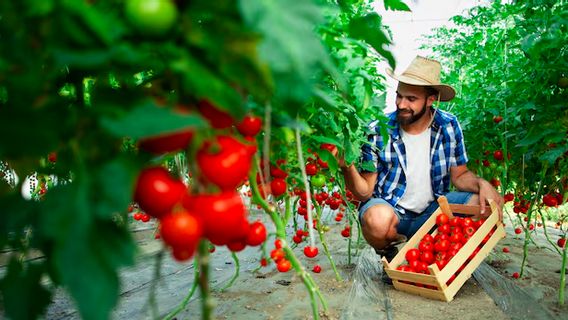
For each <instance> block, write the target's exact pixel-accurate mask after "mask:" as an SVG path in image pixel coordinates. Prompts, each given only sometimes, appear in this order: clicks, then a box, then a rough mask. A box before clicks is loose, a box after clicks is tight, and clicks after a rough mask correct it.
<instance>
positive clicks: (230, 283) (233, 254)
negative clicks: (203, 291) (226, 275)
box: [221, 251, 241, 291]
mask: <svg viewBox="0 0 568 320" xmlns="http://www.w3.org/2000/svg"><path fill="white" fill-rule="evenodd" d="M231 256H232V257H233V261H235V274H233V277H232V278H231V280H229V282H228V283H227V284H226V285H225V286H224V287H223V289H221V291H225V290H227V289H228V288H230V287H231V286H232V285H233V283H235V280H237V278H238V277H239V271H240V270H241V265H240V263H239V257H237V254H236V253H234V252H232V251H231Z"/></svg>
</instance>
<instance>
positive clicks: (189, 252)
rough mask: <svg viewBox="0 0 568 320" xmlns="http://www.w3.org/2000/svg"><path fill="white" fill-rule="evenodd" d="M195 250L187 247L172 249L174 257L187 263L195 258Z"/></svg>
mask: <svg viewBox="0 0 568 320" xmlns="http://www.w3.org/2000/svg"><path fill="white" fill-rule="evenodd" d="M194 253H195V249H188V248H186V247H183V248H182V247H172V255H173V256H174V259H176V260H177V261H185V260H187V259H189V258H191V257H192V256H193V254H194Z"/></svg>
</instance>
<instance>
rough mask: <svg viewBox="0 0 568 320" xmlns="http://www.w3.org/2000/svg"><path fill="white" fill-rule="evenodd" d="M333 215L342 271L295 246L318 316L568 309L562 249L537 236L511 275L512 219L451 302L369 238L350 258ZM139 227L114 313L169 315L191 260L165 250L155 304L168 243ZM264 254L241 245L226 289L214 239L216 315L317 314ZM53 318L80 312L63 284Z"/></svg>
mask: <svg viewBox="0 0 568 320" xmlns="http://www.w3.org/2000/svg"><path fill="white" fill-rule="evenodd" d="M251 219H252V218H251ZM326 223H327V224H329V225H330V226H331V230H330V231H329V232H327V233H325V238H326V241H327V243H328V244H329V247H330V252H332V253H333V259H334V261H335V263H336V265H337V271H338V274H339V275H340V277H341V280H338V279H336V277H335V274H334V272H333V270H332V268H331V265H330V262H329V261H328V259H327V257H326V256H325V255H324V254H323V250H322V248H321V246H320V254H319V255H318V256H317V257H316V258H314V259H307V258H305V257H304V256H303V254H302V248H303V247H304V245H305V244H302V245H301V246H300V247H298V248H295V249H294V251H295V252H296V255H297V257H299V259H300V260H301V262H302V264H303V265H304V266H305V268H306V269H307V270H308V272H309V273H310V274H311V276H312V277H313V278H314V279H315V281H316V283H317V285H318V286H319V289H320V290H321V293H322V295H323V297H324V298H325V300H326V302H327V307H328V308H327V311H323V308H321V305H320V308H319V310H320V312H319V313H320V318H321V319H358V320H361V319H400V320H410V319H422V320H428V319H440V318H443V319H461V320H464V319H568V316H566V315H567V314H568V308H567V307H566V305H567V304H568V301H567V303H565V305H564V307H563V308H560V307H559V305H558V303H557V299H558V288H559V281H560V280H559V279H560V275H559V269H560V261H561V259H560V256H559V255H558V254H557V253H554V252H552V251H551V250H549V249H542V248H537V247H536V246H535V245H531V246H530V250H529V258H528V263H527V265H526V268H525V276H524V277H523V278H522V279H517V280H514V279H512V278H511V274H512V273H513V272H515V271H519V268H520V265H521V259H522V252H523V248H522V245H523V241H522V240H521V238H520V237H516V236H515V235H514V233H513V229H512V228H511V227H510V226H507V228H506V229H507V232H508V235H507V238H505V239H503V240H501V241H500V242H499V243H498V245H497V247H496V248H495V249H494V250H493V253H492V254H491V255H490V256H489V257H488V258H487V259H486V261H485V262H486V263H484V264H482V265H481V266H480V268H479V269H478V270H477V271H476V272H475V273H474V277H472V278H470V279H469V280H468V281H467V282H466V283H465V284H464V286H463V287H462V288H461V289H460V291H459V292H458V293H457V295H456V296H455V298H454V300H453V301H451V302H449V303H448V302H442V301H436V300H430V299H426V298H423V297H420V296H415V295H411V294H408V293H405V292H400V291H397V290H395V289H394V288H393V287H392V286H388V285H384V284H382V282H381V281H380V275H381V273H382V267H381V265H380V264H379V262H378V261H379V258H380V257H379V256H377V255H376V254H375V253H374V251H373V250H372V249H371V248H370V247H369V246H368V245H366V244H364V243H361V244H360V245H359V248H358V250H356V249H355V248H353V251H354V252H353V253H355V251H357V256H355V255H353V256H352V260H351V263H348V253H347V240H346V239H344V238H342V237H341V235H340V231H341V229H342V228H343V225H342V224H341V223H337V222H335V221H333V219H332V217H331V215H330V216H328V217H327V219H326ZM267 225H271V223H269V222H268V223H267ZM138 226H140V225H138ZM541 230H542V229H540V228H538V229H537V232H538V235H539V237H537V241H536V242H537V245H540V244H542V243H543V241H544V240H543V238H542V236H541V234H542V231H541ZM290 232H293V230H290ZM549 233H553V234H552V235H551V238H552V239H554V241H555V240H556V238H557V237H558V235H557V231H556V230H549ZM134 235H135V237H136V239H137V241H138V243H139V248H140V255H139V258H138V261H137V264H136V265H135V266H133V267H130V268H125V269H123V270H122V271H121V281H122V282H121V283H122V286H121V295H120V302H119V305H118V306H117V307H116V309H115V310H114V312H113V315H112V318H113V319H151V318H152V314H155V315H159V316H160V317H163V316H165V315H166V314H167V313H168V312H169V311H171V310H173V309H174V308H176V307H177V306H178V305H179V304H180V303H181V302H182V300H183V299H184V297H185V296H186V295H187V293H188V291H189V290H190V289H191V287H192V284H193V282H194V268H193V263H192V262H189V263H178V262H176V261H174V260H173V259H172V258H171V256H170V254H169V253H167V252H166V253H165V254H164V255H163V258H162V259H163V260H162V265H161V268H160V277H159V280H158V281H157V284H156V286H155V297H156V303H155V304H154V305H156V306H157V307H156V308H152V307H151V306H152V305H153V304H152V303H151V302H150V300H149V297H150V291H151V290H152V284H153V283H156V282H153V281H152V279H153V276H154V274H155V272H156V269H155V262H156V259H157V257H159V256H160V255H159V254H158V253H159V252H160V251H161V249H162V243H161V241H159V240H154V237H153V228H152V224H145V225H143V228H142V229H140V230H138V231H137V232H134ZM268 243H269V245H268V246H267V248H266V249H267V251H270V250H271V249H272V241H269V242H268ZM503 247H508V248H509V249H510V253H507V254H505V253H503V252H502V248H503ZM260 255H261V251H260V249H259V248H258V247H255V248H246V249H245V250H244V251H242V252H239V253H238V254H237V256H238V259H239V264H240V273H239V276H238V278H237V279H236V281H235V282H234V284H233V285H232V286H231V287H229V288H228V289H226V290H224V291H221V289H222V288H223V287H224V286H225V285H226V284H227V283H228V281H229V280H230V278H231V277H232V276H233V274H234V272H235V263H234V260H233V258H232V256H231V253H230V252H229V251H228V250H227V249H226V248H224V247H217V249H216V251H215V252H214V253H212V255H211V269H210V270H211V280H210V283H211V286H212V289H213V291H214V292H213V297H214V302H215V309H214V310H215V311H214V312H215V316H214V318H215V319H311V318H312V309H311V305H310V298H309V294H308V291H307V290H306V287H305V286H304V284H303V282H302V280H301V278H300V277H298V276H297V275H296V274H295V273H294V272H293V271H290V272H287V273H280V272H278V271H277V270H276V268H275V266H274V264H269V265H268V267H265V268H261V269H259V268H258V267H259V259H260ZM315 264H319V265H321V267H322V269H323V271H322V272H321V273H319V274H315V273H313V272H311V271H309V270H311V269H312V267H313V265H315ZM476 278H477V279H480V280H479V281H481V282H479V281H478V280H476ZM200 303H201V301H200V298H199V292H198V291H196V293H195V294H194V295H193V296H192V298H191V299H190V300H189V303H188V304H187V306H186V307H185V308H183V310H182V311H181V312H180V313H179V314H178V315H177V316H176V318H177V319H199V318H200V316H201V314H200V312H201V305H200ZM46 318H47V319H78V318H79V314H78V313H77V311H76V309H75V306H74V304H73V302H72V300H71V299H70V298H69V297H68V296H67V295H66V294H65V292H64V291H63V290H61V291H59V292H57V294H56V295H55V299H54V303H53V304H52V305H51V306H50V307H49V309H48V312H47V314H46Z"/></svg>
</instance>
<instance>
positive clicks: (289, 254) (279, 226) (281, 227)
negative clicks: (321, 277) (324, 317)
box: [249, 159, 327, 319]
mask: <svg viewBox="0 0 568 320" xmlns="http://www.w3.org/2000/svg"><path fill="white" fill-rule="evenodd" d="M255 161H256V159H255ZM255 175H256V166H253V170H251V172H250V173H249V180H250V185H251V189H252V194H253V197H254V201H255V202H257V203H258V204H259V205H260V206H261V207H262V208H263V209H264V211H265V212H266V213H268V214H269V215H270V218H271V219H272V222H273V223H274V226H275V227H276V236H277V237H278V238H280V239H282V240H285V239H286V226H285V224H284V223H283V222H282V220H281V219H280V216H279V215H278V213H277V212H276V211H275V210H274V207H273V206H269V205H268V203H267V202H266V201H265V200H264V199H262V197H261V196H260V193H259V191H258V185H257V184H256V179H252V177H255ZM283 249H284V251H285V252H286V258H287V259H288V260H289V261H290V264H292V267H293V268H294V270H295V271H296V273H297V274H298V275H299V276H300V277H301V278H302V280H303V281H304V284H305V285H306V287H307V289H308V293H309V295H310V303H311V305H312V311H313V316H314V319H319V313H318V305H317V302H316V300H315V297H314V293H316V294H317V296H318V298H319V299H320V302H321V304H322V306H323V309H324V311H327V302H326V301H325V299H324V298H323V296H322V294H321V292H320V290H319V288H318V287H317V285H316V284H315V282H314V281H313V279H312V277H311V276H310V275H309V274H308V273H307V272H306V271H305V269H304V268H303V267H302V265H301V264H300V262H299V261H298V259H297V258H296V256H295V255H294V252H293V251H292V249H290V247H289V246H288V243H287V242H286V241H284V244H283Z"/></svg>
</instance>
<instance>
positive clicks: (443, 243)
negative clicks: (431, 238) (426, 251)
mask: <svg viewBox="0 0 568 320" xmlns="http://www.w3.org/2000/svg"><path fill="white" fill-rule="evenodd" d="M449 248H450V241H449V240H440V241H437V242H436V243H435V244H434V250H436V251H448V249H449Z"/></svg>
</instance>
